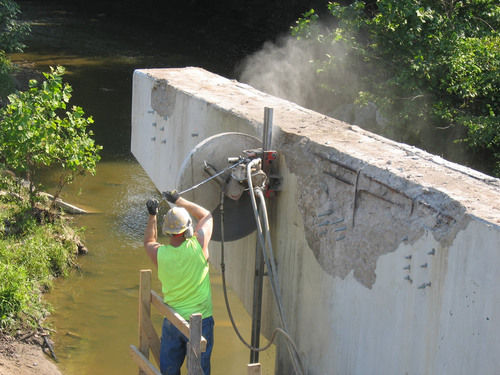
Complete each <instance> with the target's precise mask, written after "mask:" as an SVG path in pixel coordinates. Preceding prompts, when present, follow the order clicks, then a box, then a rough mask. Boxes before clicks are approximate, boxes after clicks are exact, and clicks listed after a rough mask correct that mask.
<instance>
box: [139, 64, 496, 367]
mask: <svg viewBox="0 0 500 375" xmlns="http://www.w3.org/2000/svg"><path fill="white" fill-rule="evenodd" d="M133 82H134V83H133V84H134V87H133V104H132V105H133V107H132V152H133V154H134V155H135V157H136V158H137V160H138V161H139V162H140V163H141V165H142V166H143V168H144V169H145V170H146V172H147V173H148V175H149V176H150V177H151V179H152V180H153V182H154V183H155V185H156V186H157V188H158V189H159V190H161V191H163V190H166V189H171V188H174V187H175V180H176V176H177V174H178V173H179V168H180V165H181V163H182V161H183V159H184V158H185V157H186V155H188V154H189V151H190V150H191V149H192V148H193V147H194V146H195V145H196V144H197V143H198V142H200V141H201V140H203V139H205V138H207V137H209V136H211V135H214V134H218V133H222V132H226V131H240V132H244V133H248V134H251V135H256V136H259V137H260V134H261V133H262V120H263V113H264V107H272V108H274V129H273V132H274V133H273V148H274V149H276V150H278V151H279V153H280V173H281V174H282V176H283V191H281V192H280V193H279V196H278V197H277V198H276V199H275V200H274V201H273V202H272V203H271V206H270V216H271V230H272V235H273V244H274V250H275V253H276V256H277V263H278V273H279V280H280V285H281V286H282V290H281V294H282V298H283V303H284V306H285V312H286V316H287V320H288V324H289V328H290V333H291V335H292V336H293V337H294V339H295V341H296V343H297V345H298V348H299V350H300V352H301V356H302V361H303V362H304V364H305V367H306V369H307V373H308V374H471V373H478V374H498V373H499V371H500V370H499V369H500V356H498V353H499V352H500V324H498V323H499V321H500V288H499V285H500V272H498V270H499V269H500V182H499V180H498V179H493V178H491V177H489V176H486V175H483V174H481V173H479V172H476V171H473V170H470V169H467V168H464V167H462V166H459V165H456V164H452V163H448V162H446V161H444V160H443V159H441V158H439V157H437V156H434V155H430V154H428V153H425V152H424V151H421V150H419V149H416V148H413V147H410V146H407V145H402V144H398V143H395V142H392V141H389V140H387V139H385V138H382V137H379V136H376V135H374V134H371V133H368V132H365V131H363V130H361V129H359V128H358V127H356V126H351V125H349V124H345V123H342V122H340V121H337V120H335V119H332V118H329V117H326V116H323V115H321V114H319V113H315V112H313V111H310V110H307V109H305V108H302V107H299V106H297V105H295V104H293V103H290V102H287V101H285V100H281V99H278V98H275V97H272V96H269V95H266V94H263V93H261V92H259V91H257V90H255V89H253V88H251V87H249V86H247V85H244V84H241V83H238V82H236V81H230V80H227V79H224V78H222V77H219V76H216V75H214V74H211V73H209V72H206V71H204V70H202V69H198V68H184V69H157V70H140V71H136V72H135V73H134V81H133ZM153 124H155V125H153ZM254 251H255V236H254V235H251V236H249V237H247V238H245V239H243V240H240V241H237V242H235V243H230V244H228V250H227V253H228V255H227V256H226V261H227V262H226V263H227V268H226V269H227V272H228V280H229V283H230V285H231V287H232V288H233V289H234V290H235V291H236V292H237V293H238V295H239V296H240V297H241V299H242V301H243V302H244V304H245V306H247V308H250V307H251V298H252V288H253V262H254V261H253V259H254V258H253V257H254ZM218 257H219V251H218V247H217V245H216V244H215V246H214V248H213V249H212V250H211V258H212V262H213V264H214V265H218V264H219V259H218ZM263 314H264V315H263V316H264V317H265V318H264V322H263V324H264V327H263V329H264V332H265V333H267V334H269V333H270V332H271V331H272V328H273V327H274V326H276V325H277V318H276V311H275V306H274V303H273V301H272V298H271V293H270V290H269V286H268V285H267V284H266V285H265V295H264V313H263ZM277 373H279V374H289V373H291V367H290V361H289V358H288V354H287V352H286V350H284V348H283V347H282V346H281V345H279V348H278V360H277Z"/></svg>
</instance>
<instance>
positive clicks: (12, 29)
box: [0, 0, 30, 52]
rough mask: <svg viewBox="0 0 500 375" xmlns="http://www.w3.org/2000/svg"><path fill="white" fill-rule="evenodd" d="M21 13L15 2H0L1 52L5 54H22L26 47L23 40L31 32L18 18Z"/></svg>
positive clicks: (6, 0)
mask: <svg viewBox="0 0 500 375" xmlns="http://www.w3.org/2000/svg"><path fill="white" fill-rule="evenodd" d="M19 13H21V10H20V9H19V6H18V5H17V4H16V2H14V1H13V0H0V50H2V51H4V52H22V50H23V48H24V47H25V45H24V44H23V43H22V40H23V39H24V38H25V37H26V36H27V35H28V33H29V32H30V27H29V25H28V24H27V23H25V22H21V21H19V20H18V19H17V18H18V16H19Z"/></svg>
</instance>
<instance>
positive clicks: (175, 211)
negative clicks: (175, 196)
mask: <svg viewBox="0 0 500 375" xmlns="http://www.w3.org/2000/svg"><path fill="white" fill-rule="evenodd" d="M192 223H193V222H192V220H191V216H189V213H188V212H187V210H186V209H185V208H183V207H174V208H171V209H170V210H168V212H167V214H166V215H165V217H164V218H163V226H162V231H163V233H165V234H179V233H183V232H185V231H186V230H189V231H188V232H186V233H189V234H191V236H192V235H193V234H192V233H193V224H192ZM191 236H188V237H191Z"/></svg>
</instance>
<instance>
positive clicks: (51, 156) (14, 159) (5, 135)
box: [0, 67, 102, 206]
mask: <svg viewBox="0 0 500 375" xmlns="http://www.w3.org/2000/svg"><path fill="white" fill-rule="evenodd" d="M63 74H64V68H63V67H57V68H56V69H53V68H51V71H50V73H44V76H45V78H46V80H45V81H43V82H42V83H41V84H38V82H36V81H35V80H31V81H30V84H29V89H28V90H27V91H24V92H18V93H15V94H11V95H9V102H10V103H9V104H8V105H7V106H6V107H5V108H3V109H2V110H1V111H0V123H1V125H2V132H0V154H1V155H3V158H4V160H3V163H5V165H6V167H7V168H9V169H11V170H13V171H15V172H18V173H22V174H24V175H25V177H26V179H27V180H28V182H29V183H30V197H31V199H30V201H31V203H32V206H34V202H35V196H36V193H37V186H36V184H35V176H36V173H37V171H38V170H40V168H42V167H50V166H55V167H60V168H61V169H62V175H61V178H60V188H61V189H62V187H63V186H64V184H66V183H68V182H71V181H72V179H73V177H74V176H75V175H77V174H81V175H83V174H85V173H91V174H94V173H95V168H96V164H97V162H98V161H99V159H100V157H99V151H100V150H101V149H102V147H101V146H99V145H96V144H95V143H94V140H93V139H92V138H91V136H92V135H93V134H92V131H87V127H88V126H89V125H90V124H92V123H93V120H92V118H91V117H85V116H84V112H83V109H82V108H81V107H77V106H73V107H71V108H67V103H68V102H69V100H70V98H71V92H72V88H71V86H70V85H69V84H67V83H63V80H62V77H63Z"/></svg>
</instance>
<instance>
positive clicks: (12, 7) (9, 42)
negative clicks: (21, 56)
mask: <svg viewBox="0 0 500 375" xmlns="http://www.w3.org/2000/svg"><path fill="white" fill-rule="evenodd" d="M20 12H21V11H20V9H19V6H18V5H17V4H16V3H15V2H14V1H12V0H0V97H5V96H6V95H8V94H10V93H11V92H12V91H13V90H14V84H13V82H12V78H11V77H10V73H11V72H12V66H11V63H10V61H9V59H8V58H7V57H6V55H5V53H6V52H22V49H23V48H24V47H25V45H24V44H23V43H22V40H23V38H25V37H26V36H27V35H28V33H29V32H30V27H29V25H28V24H27V23H25V22H21V21H19V20H18V19H17V17H18V16H19V14H20ZM0 104H1V99H0Z"/></svg>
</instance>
